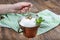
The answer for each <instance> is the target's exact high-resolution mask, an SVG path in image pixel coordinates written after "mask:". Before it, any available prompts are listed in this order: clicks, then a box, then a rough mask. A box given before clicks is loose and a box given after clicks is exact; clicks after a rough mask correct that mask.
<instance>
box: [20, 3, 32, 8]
mask: <svg viewBox="0 0 60 40" xmlns="http://www.w3.org/2000/svg"><path fill="white" fill-rule="evenodd" d="M20 3H21V4H22V6H27V7H28V6H30V7H32V6H33V4H32V3H30V2H20Z"/></svg>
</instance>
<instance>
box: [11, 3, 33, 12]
mask: <svg viewBox="0 0 60 40" xmlns="http://www.w3.org/2000/svg"><path fill="white" fill-rule="evenodd" d="M32 6H33V5H32V4H31V3H29V2H19V3H15V4H13V8H12V12H15V13H24V12H27V11H28V10H29V9H30V8H31V7H32Z"/></svg>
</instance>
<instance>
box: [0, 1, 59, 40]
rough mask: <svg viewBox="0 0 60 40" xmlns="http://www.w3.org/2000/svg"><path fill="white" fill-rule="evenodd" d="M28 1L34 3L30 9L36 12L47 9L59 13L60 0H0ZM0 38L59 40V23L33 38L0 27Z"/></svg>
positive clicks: (13, 39)
mask: <svg viewBox="0 0 60 40" xmlns="http://www.w3.org/2000/svg"><path fill="white" fill-rule="evenodd" d="M19 1H20V2H21V1H28V2H31V3H33V4H34V7H33V9H31V11H33V12H36V10H38V11H42V10H44V9H49V10H51V11H53V12H55V13H56V14H58V15H60V0H0V4H7V3H12V4H13V3H17V2H19ZM0 40H60V25H58V26H57V27H56V28H54V29H52V30H50V31H48V32H47V33H44V34H41V35H38V36H36V37H34V38H30V39H29V38H26V37H24V36H23V35H22V34H20V33H17V32H15V31H14V30H13V29H9V28H2V27H0Z"/></svg>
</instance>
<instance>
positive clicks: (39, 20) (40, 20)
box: [36, 17, 44, 25]
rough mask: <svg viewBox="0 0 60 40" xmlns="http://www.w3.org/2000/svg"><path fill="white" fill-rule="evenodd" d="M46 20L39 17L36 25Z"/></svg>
mask: <svg viewBox="0 0 60 40" xmlns="http://www.w3.org/2000/svg"><path fill="white" fill-rule="evenodd" d="M43 21H44V20H43V19H42V17H39V18H37V19H36V25H40V24H41V22H43Z"/></svg>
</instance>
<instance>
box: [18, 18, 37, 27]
mask: <svg viewBox="0 0 60 40" xmlns="http://www.w3.org/2000/svg"><path fill="white" fill-rule="evenodd" d="M35 19H36V18H32V19H28V18H25V17H24V18H23V19H21V21H20V22H19V24H20V25H21V26H24V27H35V26H36V22H35Z"/></svg>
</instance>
